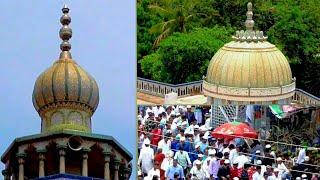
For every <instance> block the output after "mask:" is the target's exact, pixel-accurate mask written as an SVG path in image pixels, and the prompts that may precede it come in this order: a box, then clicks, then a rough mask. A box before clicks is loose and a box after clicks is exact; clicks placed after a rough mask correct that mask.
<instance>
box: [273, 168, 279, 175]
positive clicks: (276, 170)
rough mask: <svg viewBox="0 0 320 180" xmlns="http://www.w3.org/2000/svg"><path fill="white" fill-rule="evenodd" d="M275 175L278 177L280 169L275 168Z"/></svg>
mask: <svg viewBox="0 0 320 180" xmlns="http://www.w3.org/2000/svg"><path fill="white" fill-rule="evenodd" d="M273 173H274V174H275V175H276V176H278V173H279V169H278V168H274V170H273Z"/></svg>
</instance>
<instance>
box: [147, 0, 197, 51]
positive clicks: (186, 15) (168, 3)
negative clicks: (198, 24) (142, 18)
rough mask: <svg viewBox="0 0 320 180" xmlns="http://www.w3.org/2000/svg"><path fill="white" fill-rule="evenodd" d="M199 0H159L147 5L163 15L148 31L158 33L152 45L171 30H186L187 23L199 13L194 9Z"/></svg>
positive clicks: (156, 43) (155, 44)
mask: <svg viewBox="0 0 320 180" xmlns="http://www.w3.org/2000/svg"><path fill="white" fill-rule="evenodd" d="M200 1H201V0H161V2H158V1H157V2H155V3H153V4H152V5H149V8H150V10H151V11H152V12H154V13H158V14H159V15H160V16H161V17H163V21H162V22H160V23H158V24H156V25H154V26H152V27H151V28H150V33H152V34H159V36H158V37H157V38H156V40H155V41H154V43H153V47H154V48H155V47H157V46H158V45H159V43H160V41H161V40H163V39H165V38H166V37H168V36H169V35H170V34H172V33H173V32H182V33H185V32H187V23H189V22H190V20H191V19H192V18H193V17H195V16H197V15H200V14H201V13H197V12H195V10H194V7H195V5H197V4H198V3H199V2H200Z"/></svg>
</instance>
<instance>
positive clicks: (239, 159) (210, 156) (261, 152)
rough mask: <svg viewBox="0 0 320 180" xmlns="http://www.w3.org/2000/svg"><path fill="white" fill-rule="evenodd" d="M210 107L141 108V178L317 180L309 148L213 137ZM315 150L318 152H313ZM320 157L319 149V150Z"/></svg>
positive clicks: (319, 167)
mask: <svg viewBox="0 0 320 180" xmlns="http://www.w3.org/2000/svg"><path fill="white" fill-rule="evenodd" d="M210 113H211V110H210V106H209V107H201V106H193V107H192V106H154V107H152V106H139V107H138V126H139V127H138V143H139V145H138V153H139V154H138V156H139V158H138V178H139V179H146V180H148V179H150V180H151V179H152V180H155V179H170V180H171V179H215V180H216V179H223V180H224V179H230V180H236V179H243V180H246V179H248V180H261V179H266V180H278V179H289V180H291V179H304V180H305V179H308V180H309V179H311V180H317V179H318V178H319V176H320V174H319V172H320V164H319V162H316V161H315V159H314V158H313V156H310V152H309V149H308V148H307V147H305V146H297V148H296V151H295V152H290V153H289V152H279V151H277V148H276V143H272V142H265V141H259V140H258V139H255V140H253V141H252V143H251V144H249V143H248V141H246V140H245V139H243V138H238V137H235V138H232V139H230V138H219V139H216V138H214V137H212V136H211V131H212V130H213V128H212V127H211V118H210ZM313 151H314V149H313ZM316 151H318V152H317V153H318V154H319V149H316Z"/></svg>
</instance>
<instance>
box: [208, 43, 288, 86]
mask: <svg viewBox="0 0 320 180" xmlns="http://www.w3.org/2000/svg"><path fill="white" fill-rule="evenodd" d="M206 81H207V82H208V83H211V84H219V85H222V86H230V87H241V88H243V87H255V88H264V87H278V86H282V85H288V84H291V83H292V74H291V69H290V66H289V63H288V61H287V59H286V58H285V56H284V55H283V54H282V53H281V51H280V50H279V49H278V48H276V47H275V46H274V45H273V44H271V43H269V42H267V41H265V42H246V41H245V42H239V41H232V42H229V43H227V44H225V45H224V46H223V47H222V48H221V49H219V51H218V52H217V53H216V54H215V55H214V56H213V58H212V60H211V61H210V64H209V66H208V71H207V76H206Z"/></svg>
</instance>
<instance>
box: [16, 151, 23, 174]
mask: <svg viewBox="0 0 320 180" xmlns="http://www.w3.org/2000/svg"><path fill="white" fill-rule="evenodd" d="M17 157H18V163H19V176H18V177H19V178H18V180H24V157H25V155H24V154H21V153H19V154H17Z"/></svg>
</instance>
